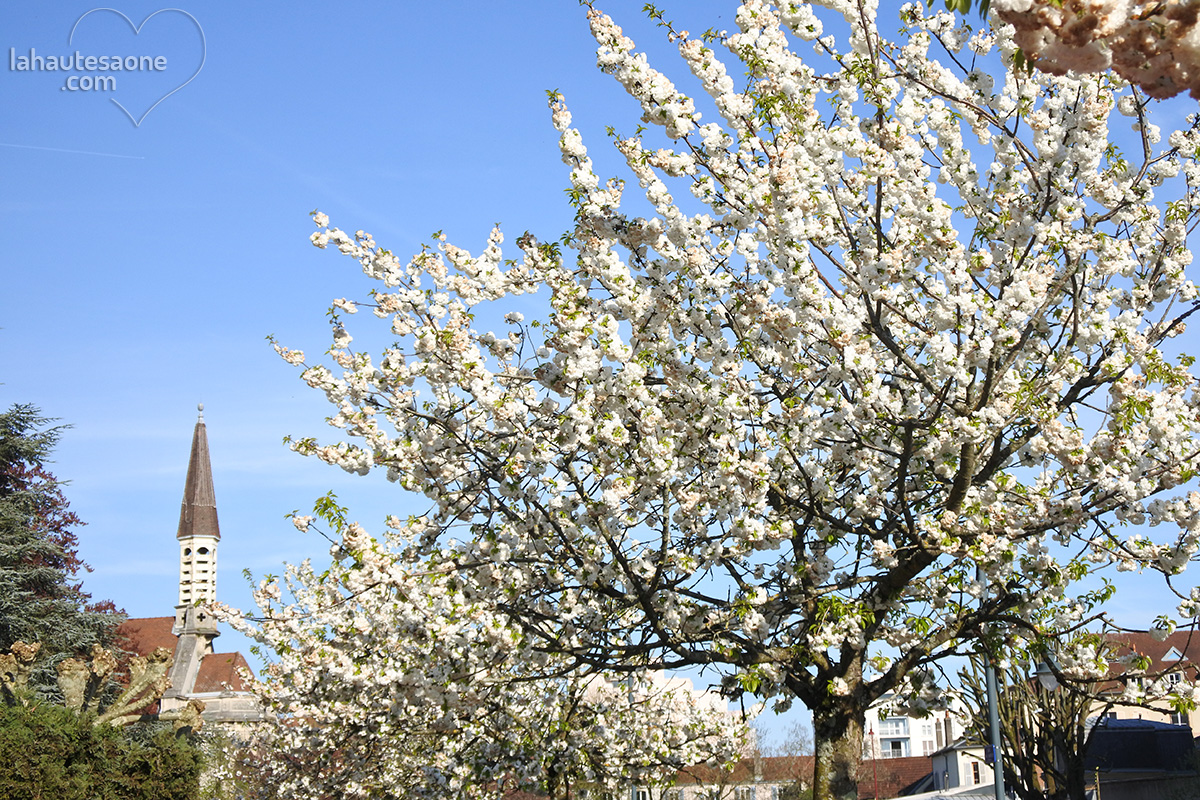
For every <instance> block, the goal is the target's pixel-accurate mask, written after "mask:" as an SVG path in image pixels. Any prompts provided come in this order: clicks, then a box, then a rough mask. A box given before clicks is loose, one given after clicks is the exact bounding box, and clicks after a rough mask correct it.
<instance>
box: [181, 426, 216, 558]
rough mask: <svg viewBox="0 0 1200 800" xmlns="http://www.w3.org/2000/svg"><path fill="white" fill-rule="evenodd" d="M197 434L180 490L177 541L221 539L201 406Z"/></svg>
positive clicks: (206, 432) (206, 433) (194, 434)
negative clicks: (196, 537) (181, 495)
mask: <svg viewBox="0 0 1200 800" xmlns="http://www.w3.org/2000/svg"><path fill="white" fill-rule="evenodd" d="M198 408H199V409H200V416H199V418H198V419H197V420H196V430H195V432H193V434H192V455H191V458H189V459H188V471H187V482H186V483H185V484H184V487H183V505H182V506H181V507H180V509H179V533H178V534H176V538H179V539H186V538H187V537H189V536H213V537H216V538H217V539H220V538H221V529H220V527H219V526H218V525H217V495H216V492H215V491H214V490H213V480H212V464H210V463H209V459H208V431H207V429H206V428H205V426H204V404H203V403H201V404H200V405H199V406H198Z"/></svg>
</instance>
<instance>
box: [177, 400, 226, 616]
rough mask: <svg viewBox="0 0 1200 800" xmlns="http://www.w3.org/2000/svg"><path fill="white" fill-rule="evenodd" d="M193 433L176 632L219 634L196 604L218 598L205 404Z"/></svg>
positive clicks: (184, 505) (181, 513)
mask: <svg viewBox="0 0 1200 800" xmlns="http://www.w3.org/2000/svg"><path fill="white" fill-rule="evenodd" d="M199 410H200V416H199V418H198V419H197V420H196V429H195V431H194V432H193V433H192V453H191V457H190V458H189V460H188V470H187V479H186V481H185V483H184V487H183V503H182V505H181V506H180V509H179V530H178V532H177V533H176V534H175V536H176V538H177V539H178V540H179V603H178V605H177V606H176V607H175V628H176V629H177V630H176V635H178V634H180V633H182V632H184V631H185V630H190V631H192V632H196V633H211V634H214V635H215V634H216V630H217V629H216V621H215V620H212V618H211V617H210V615H209V614H208V613H207V612H206V611H203V610H200V609H197V608H196V606H197V605H199V604H203V603H209V602H212V601H214V600H216V599H217V542H219V541H220V540H221V529H220V527H219V526H218V524H217V497H216V492H214V491H213V480H212V464H211V463H210V462H209V456H208V431H207V429H206V428H205V425H204V405H203V404H201V405H200V406H199Z"/></svg>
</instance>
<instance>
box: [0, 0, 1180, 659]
mask: <svg viewBox="0 0 1200 800" xmlns="http://www.w3.org/2000/svg"><path fill="white" fill-rule="evenodd" d="M601 5H602V7H603V8H604V9H605V10H606V11H608V12H609V13H610V14H612V15H613V16H614V17H615V18H616V19H617V20H618V21H619V22H620V23H621V24H622V25H624V26H625V27H626V29H627V31H628V32H629V33H630V35H631V36H632V37H633V38H634V40H635V41H636V42H638V44H639V45H640V46H642V47H643V48H644V49H647V50H649V51H650V52H651V55H652V61H654V62H655V63H656V64H657V65H659V67H660V68H661V69H664V70H665V71H667V72H669V73H670V74H673V75H677V76H678V75H680V74H683V73H685V72H686V70H685V69H684V68H683V66H682V64H681V63H680V62H679V60H678V58H677V57H676V56H674V55H673V54H672V48H671V47H670V46H669V45H667V44H666V43H665V40H664V37H663V35H662V31H660V30H658V29H656V28H655V27H654V25H653V23H651V22H649V21H648V20H647V19H646V17H645V15H644V14H643V13H642V11H641V6H642V5H643V2H642V0H611V1H610V2H604V3H601ZM664 5H671V4H667V3H664ZM673 5H674V6H675V7H677V8H671V13H672V14H673V15H674V18H675V19H676V20H677V21H678V22H679V26H680V27H681V28H686V29H690V30H692V31H693V32H698V31H701V30H704V29H705V28H708V27H710V26H711V27H717V28H732V27H733V9H734V7H735V6H734V4H733V3H732V2H708V1H707V0H705V1H704V2H699V1H698V0H688V2H678V3H674V4H673ZM884 5H886V4H884ZM93 8H94V6H92V5H90V4H88V3H76V2H72V1H70V0H68V1H67V2H56V3H53V4H49V3H38V4H33V3H26V4H15V3H8V4H6V8H5V22H6V24H5V26H4V29H3V34H2V35H0V47H2V48H3V63H2V64H0V93H2V94H3V97H4V98H5V100H6V103H7V107H8V108H9V112H8V113H7V114H5V115H4V116H3V117H2V118H0V186H2V187H3V194H2V196H0V204H2V207H3V218H4V221H5V222H6V224H7V225H8V230H9V239H8V244H7V245H6V248H5V254H4V256H3V262H2V263H3V281H4V283H3V287H4V288H3V291H2V292H0V406H3V407H8V406H9V405H11V404H13V403H18V402H20V403H34V404H36V405H38V406H40V407H41V408H42V409H43V411H44V412H45V413H46V414H47V415H50V416H53V417H57V418H59V419H60V420H61V421H62V422H63V423H67V424H70V425H71V426H72V428H71V429H70V430H69V431H68V432H66V433H65V434H64V436H63V438H62V442H61V445H60V447H59V449H58V451H57V454H56V460H55V463H54V465H53V466H52V469H53V471H54V472H55V473H56V474H57V475H58V476H59V477H60V478H62V479H65V480H67V481H69V482H70V485H69V487H68V489H67V494H68V497H69V498H70V500H71V502H72V507H73V509H74V510H75V511H76V512H77V513H78V514H79V515H80V516H81V517H82V518H83V519H84V520H85V521H87V523H88V526H87V527H86V528H85V529H83V531H82V532H81V541H82V546H81V552H82V554H83V556H84V557H85V558H86V559H87V560H88V561H89V562H90V563H91V564H92V566H93V567H94V568H95V572H94V573H93V574H92V575H91V576H89V577H88V579H87V581H86V586H87V588H89V589H90V590H91V591H92V593H93V594H94V595H95V596H96V597H97V598H110V599H112V600H113V601H115V602H116V603H117V604H118V605H119V606H122V607H124V608H125V609H126V610H127V611H128V612H129V614H130V615H132V616H160V615H167V614H170V613H171V611H172V606H173V605H174V603H175V598H176V585H177V566H176V558H177V545H176V542H175V539H174V534H175V529H176V524H177V520H178V514H179V501H180V496H181V492H182V488H183V480H184V474H185V471H186V466H187V455H188V448H189V445H190V439H191V434H192V426H193V423H194V421H195V418H196V404H197V403H198V402H203V403H204V404H205V417H206V420H207V423H208V435H209V441H210V446H211V451H212V457H213V471H214V480H215V484H216V491H217V499H218V507H219V513H220V519H221V529H222V535H223V539H222V542H221V548H220V554H219V565H220V574H219V594H220V596H221V598H222V599H223V600H225V601H227V602H230V603H233V604H235V605H241V606H243V607H245V606H248V605H249V604H250V600H249V593H248V590H247V588H246V582H245V580H244V579H243V577H242V574H241V573H242V570H243V569H249V570H251V571H252V572H254V573H255V574H258V575H261V574H262V573H264V572H269V571H278V570H279V567H280V565H281V563H282V562H284V561H296V560H299V559H302V558H304V557H309V556H312V557H314V558H316V559H320V558H324V557H326V556H325V553H326V547H325V544H324V542H323V540H321V539H319V538H317V537H316V536H314V535H311V534H310V535H307V536H304V535H300V534H298V533H297V532H296V531H295V529H294V528H293V527H292V525H291V524H290V523H289V522H288V521H287V520H286V519H285V515H286V513H287V512H289V511H291V510H292V509H297V508H300V509H307V508H308V507H309V506H310V505H311V503H312V501H313V499H314V498H315V497H317V496H319V495H321V494H323V493H324V492H326V491H329V490H333V491H334V492H336V493H337V494H338V495H339V497H340V498H341V499H342V501H343V502H344V503H346V504H347V505H349V506H350V507H351V509H352V510H353V512H354V513H353V516H355V517H356V518H359V519H361V520H362V521H363V522H364V523H368V524H370V525H371V526H373V527H376V528H377V527H378V521H379V520H381V519H382V517H383V515H384V514H385V513H389V512H391V513H407V512H408V511H412V510H417V509H419V508H420V506H418V505H412V504H411V503H410V502H409V501H407V500H406V499H405V498H404V497H403V496H402V495H400V494H399V492H398V490H396V489H395V487H393V486H392V485H390V484H387V483H386V482H385V481H384V480H383V477H382V476H381V475H380V476H371V477H370V478H368V479H357V478H350V477H349V476H346V475H344V474H343V473H341V472H339V471H336V470H334V469H332V468H329V467H326V466H324V465H321V464H319V463H316V462H312V461H308V460H305V459H302V458H300V457H298V456H295V455H293V454H291V453H290V452H289V451H288V450H287V449H286V448H285V447H284V446H283V445H282V444H281V441H282V439H283V437H284V436H285V435H287V434H292V435H298V436H304V435H322V434H323V432H324V430H325V427H324V425H323V422H322V420H323V419H324V417H325V416H326V415H327V413H328V406H327V405H326V403H325V401H324V399H323V397H322V396H320V395H318V394H317V393H315V392H313V391H311V390H309V389H308V388H307V387H305V386H304V385H303V384H302V383H301V382H300V381H299V379H298V377H297V373H296V371H295V370H293V369H292V368H290V367H288V366H286V365H285V364H284V363H283V362H282V361H280V360H279V359H278V357H277V356H276V355H275V354H274V353H273V351H272V350H271V348H270V347H269V345H268V344H267V343H266V341H265V337H266V336H268V335H272V334H273V335H275V336H276V337H278V339H279V340H280V341H281V342H282V343H284V344H286V345H289V346H293V347H299V348H301V349H305V350H308V351H311V352H314V353H319V352H320V351H322V350H323V349H325V347H327V346H328V325H327V323H326V321H325V317H324V313H325V311H326V309H327V308H328V306H329V303H330V301H331V300H332V299H334V298H337V297H342V296H349V297H356V296H361V295H362V294H364V293H365V290H366V289H367V288H368V286H367V284H366V282H365V279H363V278H362V276H361V275H358V274H356V270H355V269H354V264H353V262H350V261H349V260H348V259H345V258H341V257H338V256H336V255H333V254H331V253H323V252H321V251H318V250H316V249H314V248H313V247H312V246H311V245H310V244H309V242H308V235H309V233H311V231H312V230H313V226H312V224H311V222H310V220H309V217H308V213H309V212H310V211H312V210H313V209H316V208H320V209H321V210H322V211H324V212H326V213H328V214H329V215H330V217H331V218H332V220H333V223H334V224H336V225H339V226H340V227H343V228H347V229H349V230H354V229H356V228H364V229H366V230H368V231H370V232H372V233H373V234H374V235H375V236H376V237H377V239H378V240H379V241H380V242H381V243H382V244H385V245H386V246H388V247H390V248H392V249H394V250H397V251H398V252H401V253H407V252H414V251H416V250H417V249H418V248H419V246H420V244H421V243H422V242H424V241H428V237H429V235H430V234H431V233H432V232H433V231H436V230H444V231H445V232H446V233H447V235H448V236H449V238H450V240H451V241H453V242H455V243H456V244H458V245H460V246H463V247H466V248H468V249H471V250H473V251H478V250H479V249H481V248H482V246H483V244H484V243H485V241H486V236H487V233H488V230H489V229H490V227H491V225H492V224H493V223H495V222H502V223H503V224H504V227H505V230H506V232H507V234H508V236H509V239H510V241H511V240H512V239H513V238H515V237H516V236H517V235H519V234H520V233H521V232H522V231H525V230H531V231H533V232H535V233H536V234H538V235H539V237H540V238H542V239H553V238H556V237H557V236H558V235H559V234H560V233H561V232H563V231H564V230H566V228H567V227H568V225H569V223H570V220H571V217H572V210H571V208H570V207H569V206H568V205H567V203H566V200H565V196H564V194H563V189H564V188H565V187H566V186H567V185H568V182H567V174H566V168H565V167H564V166H563V164H562V163H561V161H560V159H559V155H558V151H557V146H556V142H557V135H556V133H555V131H554V130H553V128H552V127H551V125H550V120H549V113H548V112H547V110H546V98H545V90H547V89H552V88H554V89H559V90H561V91H562V92H563V93H564V94H565V96H566V98H567V101H568V104H569V105H570V107H571V110H572V113H573V115H574V124H575V125H576V126H577V127H579V128H580V129H581V130H582V131H583V133H584V137H585V141H587V142H588V143H589V145H590V147H591V149H592V151H593V155H594V156H595V157H596V158H597V161H598V162H599V166H600V169H599V170H598V171H599V172H600V173H601V174H602V175H610V174H624V173H623V171H622V170H621V169H620V168H619V166H618V163H617V159H616V158H615V157H614V156H613V154H612V152H611V147H609V146H608V145H607V143H606V137H605V135H604V129H605V126H607V125H610V124H611V125H614V126H616V127H617V128H618V129H619V130H626V131H632V129H633V127H634V126H635V125H636V124H637V118H638V116H639V113H640V112H639V111H638V109H637V105H636V103H635V102H634V101H632V100H631V99H630V98H628V97H627V96H626V95H625V94H624V93H623V91H622V90H621V89H620V87H619V86H618V85H617V84H616V83H615V82H614V81H612V80H611V79H610V78H607V77H606V76H603V75H601V74H599V73H598V72H597V70H596V69H595V56H594V49H595V44H594V42H593V40H592V39H591V37H590V35H589V33H588V29H587V23H586V20H585V17H584V12H583V10H582V9H581V8H579V7H578V6H577V4H576V3H574V2H571V0H522V2H521V3H495V2H476V1H474V0H472V1H470V2H466V1H462V2H445V3H430V4H426V3H415V2H403V3H391V4H384V3H369V4H368V3H346V4H336V5H335V4H316V3H307V2H301V3H287V4H284V3H281V2H263V3H254V4H234V3H229V2H205V3H195V4H187V5H182V4H181V5H180V6H179V8H180V9H181V10H182V11H186V12H188V13H187V14H183V13H180V12H179V11H172V12H164V13H160V14H157V15H154V16H149V15H152V14H153V13H154V12H155V11H158V10H159V8H160V6H158V5H157V4H155V3H153V2H151V3H147V2H126V3H123V4H122V5H121V6H120V7H119V8H120V11H121V12H123V13H124V14H125V15H127V17H128V18H129V19H130V20H131V21H132V22H133V24H134V25H137V24H138V23H141V22H142V21H143V20H145V22H144V24H143V25H142V28H141V31H140V33H138V34H137V35H134V33H133V31H132V30H131V29H130V26H129V24H128V23H127V22H126V21H125V20H124V19H122V18H121V17H120V16H119V15H117V14H115V13H113V12H112V11H103V12H96V13H92V14H86V12H88V11H89V10H91V9H93ZM85 15H86V16H85ZM189 15H190V16H189ZM147 17H149V18H147ZM76 23H78V25H76ZM73 27H74V34H73V37H72V29H73ZM69 37H72V38H70V39H69ZM31 50H33V51H35V52H36V54H37V55H41V56H48V55H56V56H66V55H68V54H73V53H74V52H75V51H79V52H80V53H81V54H82V55H85V56H86V55H95V56H105V55H107V56H121V57H126V56H151V57H156V56H161V57H163V58H165V64H166V65H165V68H163V69H162V70H161V71H154V70H150V71H145V72H132V73H127V72H111V73H105V74H108V75H111V76H113V77H114V78H115V79H116V86H115V90H112V91H107V90H105V91H71V90H69V89H68V88H65V86H64V81H65V78H66V74H65V73H62V72H49V71H22V70H16V69H12V68H11V67H12V66H13V64H15V63H16V59H17V58H18V57H28V56H30V55H31V52H30V51H31ZM656 54H657V55H656ZM197 70H199V71H198V72H197ZM78 74H89V73H86V72H85V73H78ZM189 79H190V82H188V83H186V85H183V84H184V83H185V81H188V80H189ZM176 90H177V91H176ZM170 92H174V93H173V94H168V93H170ZM114 99H116V100H117V101H118V102H120V103H121V105H123V106H124V107H125V109H126V111H128V114H127V113H126V111H122V109H121V108H120V107H118V106H117V105H116V104H115V103H114V102H113V100H114ZM155 103H157V105H155ZM151 107H153V108H152V109H151ZM148 109H149V113H146V112H147V110H148ZM143 114H144V115H145V116H144V118H143V116H142V115H143ZM131 116H132V117H133V118H137V119H140V120H141V123H140V125H138V126H135V125H134V124H133V123H132V122H131V119H130V117H131ZM1123 602H1127V603H1131V604H1132V605H1131V606H1130V607H1131V608H1134V609H1136V608H1137V607H1138V605H1139V603H1141V602H1142V600H1141V599H1139V595H1136V594H1134V595H1132V596H1129V599H1128V600H1124V601H1123ZM1143 610H1145V609H1143ZM1155 613H1157V611H1156V612H1155ZM218 644H219V645H220V647H221V649H232V648H237V647H241V648H244V647H245V644H244V643H242V642H238V641H235V640H234V637H232V636H226V638H225V639H223V640H222V641H220V642H219V643H218Z"/></svg>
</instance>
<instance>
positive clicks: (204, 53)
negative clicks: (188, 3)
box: [67, 8, 208, 128]
mask: <svg viewBox="0 0 1200 800" xmlns="http://www.w3.org/2000/svg"><path fill="white" fill-rule="evenodd" d="M97 11H111V12H112V13H114V14H116V15H117V16H118V17H120V18H121V19H123V20H125V22H126V23H128V25H129V27H130V29H131V30H132V31H133V35H134V36H138V35H139V34H141V32H142V27H143V26H145V24H146V23H147V22H149V21H150V20H151V19H153V18H154V17H157V16H158V15H159V14H166V13H168V12H171V11H174V12H176V13H179V14H183V15H184V16H185V17H187V18H188V19H190V20H191V21H192V23H193V24H194V25H195V26H196V32H197V33H199V34H200V66H198V67H196V71H195V72H193V73H192V74H191V77H189V78H188V79H187V80H186V81H184V82H183V83H181V84H179V85H178V86H176V87H175V88H174V89H172V90H171V91H169V92H167V93H166V94H164V95H163V96H162V97H160V98H158V100H156V101H155V102H154V105H152V106H150V107H149V108H147V109H146V111H145V113H143V114H142V116H140V117H138V118H137V119H134V118H133V114H130V113H129V109H127V108H125V106H123V105H121V101H120V100H118V99H117V98H115V97H110V98H109V100H111V101H112V102H113V103H116V105H117V108H119V109H121V110H122V111H123V112H125V116H127V117H129V121H130V122H132V123H133V127H135V128H140V127H142V122H143V121H144V120H145V119H146V117H147V116H149V115H150V112H151V111H153V110H154V109H156V108H158V105H159V103H161V102H162V101H163V100H166V99H167V98H168V97H170V96H171V95H173V94H175V93H176V92H178V91H179V90H180V89H182V88H183V87H185V86H187V85H188V84H189V83H191V82H192V81H194V80H195V79H196V76H197V75H199V74H200V70H202V69H204V63H205V62H206V61H207V60H208V40H207V38H206V37H205V36H204V28H202V27H201V26H200V20H198V19H196V18H195V17H193V16H192V15H191V14H189V13H188V12H186V11H184V10H183V9H182V8H160V9H159V10H158V11H155V12H154V13H152V14H150V15H149V16H147V17H146V18H145V19H144V20H142V22H141V24H140V25H134V24H133V20H131V19H130V18H129V17H127V16H125V15H124V14H123V13H121V12H120V11H118V10H117V9H115V8H93V9H92V10H91V11H85V12H83V14H81V15H80V16H79V19H77V20H75V24H74V25H72V26H71V34H70V35H69V36H68V37H67V44H74V43H75V29H76V28H78V27H79V23H81V22H83V19H84V17H86V16H87V15H88V14H95V13H96V12H97Z"/></svg>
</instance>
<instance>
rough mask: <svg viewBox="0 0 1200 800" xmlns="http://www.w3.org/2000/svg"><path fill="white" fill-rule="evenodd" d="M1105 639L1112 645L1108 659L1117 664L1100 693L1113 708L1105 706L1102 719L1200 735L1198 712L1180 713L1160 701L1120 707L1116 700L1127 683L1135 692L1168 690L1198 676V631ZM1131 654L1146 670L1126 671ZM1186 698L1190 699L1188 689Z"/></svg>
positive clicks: (1133, 633) (1143, 633) (1134, 633)
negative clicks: (1142, 660)
mask: <svg viewBox="0 0 1200 800" xmlns="http://www.w3.org/2000/svg"><path fill="white" fill-rule="evenodd" d="M1108 640H1109V642H1111V643H1112V644H1113V645H1114V651H1113V653H1112V657H1115V658H1117V659H1120V660H1121V661H1120V662H1119V663H1118V664H1114V673H1115V674H1118V677H1117V679H1116V681H1114V682H1113V683H1112V684H1110V685H1107V686H1105V687H1104V688H1103V690H1102V691H1103V692H1104V694H1105V695H1107V698H1106V699H1110V700H1112V701H1113V705H1111V706H1109V705H1106V706H1105V708H1104V711H1103V713H1104V716H1106V717H1108V718H1110V719H1141V720H1147V721H1150V722H1165V723H1167V724H1170V725H1187V726H1188V727H1189V728H1191V730H1192V735H1193V736H1200V709H1194V710H1192V711H1190V712H1180V711H1176V710H1175V709H1173V708H1171V707H1170V706H1169V704H1168V703H1167V702H1166V701H1164V700H1150V701H1148V704H1147V705H1146V706H1130V705H1120V704H1119V701H1118V696H1119V695H1123V694H1126V693H1127V692H1126V689H1127V688H1129V685H1130V684H1133V687H1132V688H1133V689H1134V691H1135V692H1137V691H1138V690H1141V691H1145V690H1147V689H1151V688H1154V689H1160V688H1165V689H1167V690H1168V691H1169V690H1170V688H1171V687H1173V686H1175V685H1181V684H1183V683H1184V682H1194V681H1196V680H1197V675H1198V673H1200V670H1198V667H1197V665H1200V632H1196V631H1190V630H1180V631H1175V632H1174V633H1171V634H1170V635H1168V636H1165V637H1162V638H1159V637H1158V636H1156V635H1155V634H1152V633H1150V632H1148V631H1129V632H1126V633H1119V634H1111V635H1110V636H1109V637H1108ZM1135 654H1136V655H1138V656H1144V657H1146V658H1148V659H1149V660H1150V664H1149V667H1148V668H1146V669H1145V670H1137V671H1134V670H1131V669H1129V668H1128V667H1127V666H1126V664H1127V663H1128V662H1127V661H1126V659H1128V658H1129V657H1130V656H1133V655H1135ZM1155 684H1157V686H1156V685H1155ZM1188 696H1189V697H1190V696H1191V691H1190V690H1189V691H1188Z"/></svg>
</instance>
